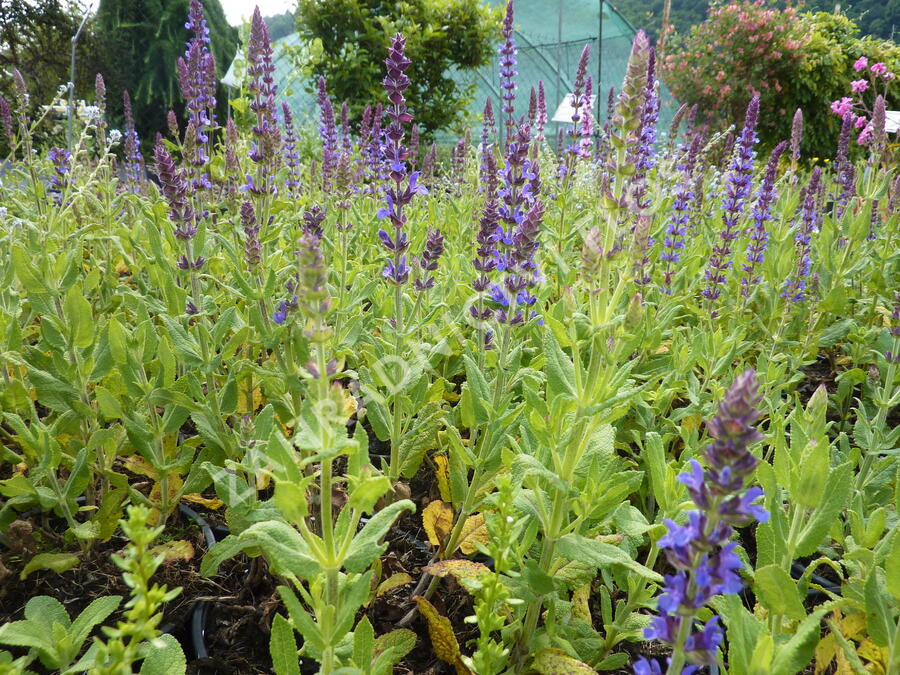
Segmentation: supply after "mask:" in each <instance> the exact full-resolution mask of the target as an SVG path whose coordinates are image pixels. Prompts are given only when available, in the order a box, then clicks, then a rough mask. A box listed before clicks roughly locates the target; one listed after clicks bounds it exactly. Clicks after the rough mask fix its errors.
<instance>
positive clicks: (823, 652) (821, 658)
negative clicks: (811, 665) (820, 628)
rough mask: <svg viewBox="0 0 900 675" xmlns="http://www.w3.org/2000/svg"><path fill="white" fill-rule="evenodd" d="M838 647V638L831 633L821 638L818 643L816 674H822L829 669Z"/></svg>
mask: <svg viewBox="0 0 900 675" xmlns="http://www.w3.org/2000/svg"><path fill="white" fill-rule="evenodd" d="M838 649H839V647H838V645H837V640H835V639H834V635H832V634H831V633H829V634H828V635H826V636H825V637H823V638H822V639H821V640H819V644H817V645H816V672H815V675H821V674H822V673H824V672H826V671H827V670H828V667H829V666H830V665H831V662H832V661H834V657H835V656H837V653H838Z"/></svg>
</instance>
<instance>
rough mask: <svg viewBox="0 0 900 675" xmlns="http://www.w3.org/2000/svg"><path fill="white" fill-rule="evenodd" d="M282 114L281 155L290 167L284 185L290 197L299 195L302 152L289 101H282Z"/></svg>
mask: <svg viewBox="0 0 900 675" xmlns="http://www.w3.org/2000/svg"><path fill="white" fill-rule="evenodd" d="M281 114H282V117H283V118H284V143H283V144H282V146H281V156H282V158H283V159H284V163H285V165H286V166H287V168H288V173H287V177H286V178H285V180H284V187H285V190H286V192H287V194H288V195H289V196H290V197H294V198H296V197H298V196H299V193H300V175H301V174H300V154H299V153H298V152H297V134H296V130H295V129H294V116H293V114H292V113H291V108H290V106H288V104H287V102H285V101H283V102H282V103H281ZM230 121H231V120H229V122H230Z"/></svg>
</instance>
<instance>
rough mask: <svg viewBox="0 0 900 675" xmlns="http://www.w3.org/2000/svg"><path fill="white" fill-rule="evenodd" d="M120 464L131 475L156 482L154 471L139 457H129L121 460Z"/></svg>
mask: <svg viewBox="0 0 900 675" xmlns="http://www.w3.org/2000/svg"><path fill="white" fill-rule="evenodd" d="M122 463H123V464H124V465H125V468H126V469H128V470H129V471H130V472H131V473H136V474H137V475H138V476H147V477H148V478H153V479H154V480H156V469H154V468H153V467H152V466H150V463H149V462H147V460H145V459H144V458H143V457H141V456H140V455H129V456H128V457H125V458H124V459H123V460H122Z"/></svg>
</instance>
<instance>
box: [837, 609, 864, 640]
mask: <svg viewBox="0 0 900 675" xmlns="http://www.w3.org/2000/svg"><path fill="white" fill-rule="evenodd" d="M838 625H839V626H840V627H841V633H843V635H844V637H846V638H850V639H852V638H855V637H856V636H857V635H859V634H860V633H862V632H863V631H864V630H865V629H866V615H865V614H862V613H861V612H854V613H853V614H848V615H847V616H845V617H844V618H843V619H840V620H838Z"/></svg>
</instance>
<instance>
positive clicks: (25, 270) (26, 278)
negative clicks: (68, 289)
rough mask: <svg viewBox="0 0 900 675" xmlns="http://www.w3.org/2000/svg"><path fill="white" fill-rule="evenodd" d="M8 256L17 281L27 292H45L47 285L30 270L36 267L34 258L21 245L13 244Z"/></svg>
mask: <svg viewBox="0 0 900 675" xmlns="http://www.w3.org/2000/svg"><path fill="white" fill-rule="evenodd" d="M10 258H11V260H12V266H13V269H14V270H15V272H16V276H17V277H18V278H19V282H20V283H21V284H22V286H24V287H25V290H26V291H28V293H29V294H31V293H46V292H47V290H48V289H47V286H46V285H45V284H44V282H43V281H42V280H41V279H39V278H38V277H37V276H36V275H35V274H34V272H32V270H33V269H35V268H36V265H35V260H34V259H33V257H32V256H30V255H28V254H27V253H26V252H25V251H23V250H22V248H21V247H19V246H13V247H12V249H11V251H10Z"/></svg>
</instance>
